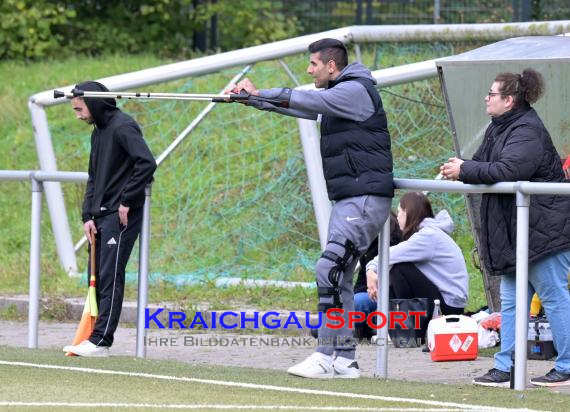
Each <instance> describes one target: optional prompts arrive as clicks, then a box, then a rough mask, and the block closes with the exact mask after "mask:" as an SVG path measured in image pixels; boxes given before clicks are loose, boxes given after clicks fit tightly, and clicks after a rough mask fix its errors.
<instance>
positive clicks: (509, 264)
mask: <svg viewBox="0 0 570 412" xmlns="http://www.w3.org/2000/svg"><path fill="white" fill-rule="evenodd" d="M459 180H461V181H463V182H464V183H474V184H493V183H498V182H515V181H531V182H557V183H560V182H564V181H565V178H564V172H563V171H562V163H561V161H560V156H559V155H558V153H557V151H556V148H555V147H554V144H553V143H552V139H551V138H550V134H549V133H548V131H547V130H546V128H545V127H544V124H543V123H542V121H541V120H540V118H539V117H538V114H537V113H536V111H535V110H534V109H532V108H531V107H530V106H528V105H527V106H524V107H521V108H518V109H513V110H510V111H508V112H507V113H504V114H503V115H501V116H498V117H495V118H493V120H492V122H491V124H490V125H489V127H488V128H487V131H486V132H485V139H484V141H483V143H482V144H481V146H480V147H479V149H478V150H477V152H476V153H475V154H474V155H473V160H465V161H464V163H463V164H462V165H461V172H460V174H459ZM530 199H531V202H530V210H529V213H530V220H529V250H528V257H529V261H530V262H532V261H535V260H537V259H540V258H542V257H545V256H546V255H547V254H549V253H553V252H557V251H560V250H565V249H570V197H568V196H558V195H532V196H531V198H530ZM516 209H517V208H516V202H515V195H511V194H483V196H482V199H481V248H482V249H483V250H482V251H481V252H482V256H484V257H486V258H487V259H485V264H486V266H487V269H488V270H489V273H491V274H493V275H501V274H504V273H509V272H514V271H515V266H516V233H517V231H516V229H517V211H516Z"/></svg>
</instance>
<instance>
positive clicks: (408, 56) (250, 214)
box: [48, 43, 476, 282]
mask: <svg viewBox="0 0 570 412" xmlns="http://www.w3.org/2000/svg"><path fill="white" fill-rule="evenodd" d="M473 47H476V45H474V44H472V43H462V44H459V43H448V44H439V43H435V44H427V43H422V44H385V45H366V46H362V48H361V51H362V56H363V62H364V63H365V64H367V65H368V66H369V67H370V68H371V69H379V68H384V67H390V66H398V65H401V64H406V63H413V62H418V61H423V60H427V59H431V58H436V57H444V56H447V55H451V54H454V53H456V52H457V51H461V50H463V49H469V48H473ZM284 61H285V63H286V64H287V65H288V67H289V68H290V70H291V71H292V72H293V73H295V75H296V76H297V77H298V78H299V80H300V82H301V83H310V82H311V79H310V77H309V76H308V75H306V74H305V70H306V66H307V55H306V54H299V55H296V56H291V57H288V58H286V59H284ZM241 69H242V68H240V67H236V68H234V69H231V70H226V71H223V72H221V73H216V74H210V75H205V76H200V77H195V78H192V79H186V80H184V81H176V82H170V83H163V84H160V85H156V86H153V87H149V88H145V90H144V91H163V92H186V93H216V92H218V91H220V90H221V89H222V88H223V87H224V85H225V84H226V83H227V82H228V81H229V79H231V78H232V77H233V76H234V75H235V74H236V73H238V72H239V71H240V70H241ZM248 77H249V78H250V79H252V81H253V82H254V83H255V84H256V85H257V86H258V87H261V88H263V87H277V86H286V85H289V86H290V85H292V84H293V82H292V80H291V79H290V77H289V76H288V74H287V73H286V72H285V70H283V67H282V65H281V63H280V62H278V61H265V62H260V63H258V64H256V65H254V66H253V68H252V69H251V71H250V72H249V74H248ZM381 96H382V99H383V102H384V106H385V109H386V112H387V115H388V121H389V128H390V131H391V134H392V145H393V153H394V165H395V176H396V177H400V178H427V179H432V178H434V177H435V176H436V175H437V174H438V169H439V165H440V164H441V163H442V162H443V161H445V160H446V159H447V158H448V157H449V156H450V155H452V154H453V144H452V140H451V134H450V132H449V126H448V120H447V115H446V110H445V107H444V102H443V98H442V94H441V91H440V86H439V81H438V79H436V78H434V79H430V80H425V81H418V82H413V83H408V84H404V85H399V86H394V87H389V88H385V89H382V90H381ZM120 105H121V107H122V109H123V110H124V111H125V112H127V113H129V114H131V115H132V116H134V117H135V118H136V119H137V121H138V122H139V123H140V124H141V125H142V127H143V131H144V135H145V138H146V140H147V141H148V144H149V146H150V148H151V150H152V151H153V153H154V154H155V156H158V155H159V154H161V153H162V152H163V151H164V150H165V149H166V148H167V147H168V145H169V144H170V143H171V142H172V141H173V140H174V139H175V138H176V137H177V136H178V135H179V134H180V133H181V132H182V131H183V130H184V129H185V128H186V127H187V126H188V125H189V124H190V123H191V122H192V121H193V120H194V119H195V117H196V116H197V115H198V114H199V113H200V112H201V111H202V110H203V109H204V108H205V107H206V103H202V102H188V101H175V100H171V101H140V100H139V101H135V100H129V101H126V102H121V101H120ZM68 110H69V108H68V107H65V108H63V107H56V108H53V109H50V110H48V117H49V121H50V131H51V133H52V138H53V142H54V146H55V152H56V156H57V157H58V167H59V169H60V170H86V166H87V160H88V151H89V137H88V136H89V130H87V128H85V125H84V124H79V122H71V121H70V120H69V116H68V114H69V113H68V112H67V111H68ZM60 111H66V114H65V115H63V114H61V115H60V114H59V113H60ZM63 187H64V196H65V199H66V204H67V211H68V215H69V220H70V226H71V227H72V232H73V233H72V235H73V239H74V240H77V239H79V237H80V236H81V235H82V232H81V225H80V206H81V200H82V195H83V190H84V187H83V185H74V184H66V185H63ZM430 196H431V197H432V201H433V202H434V208H435V209H436V210H439V209H441V208H447V209H448V210H449V211H450V212H451V213H452V216H453V217H454V218H455V220H456V223H457V224H458V226H459V228H460V230H469V229H468V227H467V220H466V212H465V207H464V202H463V198H462V196H460V195H453V194H432V195H430ZM396 201H397V198H396V199H395V203H394V205H396V204H397V203H396ZM151 216H152V217H151V242H150V270H151V272H153V275H152V276H163V277H168V278H169V279H171V280H173V281H175V282H184V281H186V280H201V279H216V278H220V277H239V278H249V279H251V278H254V279H271V280H287V281H312V280H313V265H314V263H315V261H316V259H317V258H318V256H319V255H320V244H319V240H318V233H317V226H316V222H315V215H314V211H313V207H312V201H311V198H310V191H309V187H308V182H307V175H306V170H305V165H304V159H303V155H302V148H301V143H300V139H299V132H298V127H297V122H296V120H295V119H294V118H290V117H287V116H280V115H277V114H273V113H267V112H261V111H257V110H255V109H252V108H249V107H245V106H243V105H240V104H218V105H217V106H216V107H215V108H214V109H213V110H212V111H211V112H210V113H209V114H208V115H207V116H206V117H205V119H204V120H203V121H202V122H201V123H200V124H199V125H198V126H197V127H196V128H195V130H194V131H193V132H192V133H190V134H189V135H188V136H187V137H186V138H185V140H184V141H183V142H182V143H181V144H180V145H179V146H178V147H177V149H176V150H175V151H174V152H173V153H172V154H171V155H170V156H169V157H168V158H167V159H166V160H165V161H164V162H163V163H162V164H161V166H160V168H159V170H158V171H157V172H156V174H155V182H154V184H153V190H152V206H151ZM136 253H137V251H136V250H135V251H134V252H133V256H137V255H136ZM81 256H84V255H81ZM136 260H137V259H131V263H130V264H129V267H128V268H127V271H130V272H136V270H137V267H136V265H137V263H136ZM85 263H86V262H84V261H83V259H81V258H80V259H78V264H79V265H80V270H84V268H82V267H81V266H82V265H84V264H85ZM151 278H152V277H151Z"/></svg>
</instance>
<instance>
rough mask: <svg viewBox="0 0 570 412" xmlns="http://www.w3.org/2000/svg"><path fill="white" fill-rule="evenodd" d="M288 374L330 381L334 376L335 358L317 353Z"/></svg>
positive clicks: (288, 371)
mask: <svg viewBox="0 0 570 412" xmlns="http://www.w3.org/2000/svg"><path fill="white" fill-rule="evenodd" d="M287 373H289V374H291V375H295V376H301V377H303V378H312V379H330V378H332V377H333V375H334V370H333V358H332V356H329V355H325V354H323V353H320V352H315V353H313V354H312V355H311V356H309V357H308V358H307V359H305V360H304V361H303V362H301V363H298V364H296V365H295V366H291V367H290V368H289V369H287Z"/></svg>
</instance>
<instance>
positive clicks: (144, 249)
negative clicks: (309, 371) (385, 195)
mask: <svg viewBox="0 0 570 412" xmlns="http://www.w3.org/2000/svg"><path fill="white" fill-rule="evenodd" d="M3 180H20V181H25V180H30V181H31V186H32V188H31V191H32V206H31V209H32V220H31V234H30V276H29V282H30V289H29V312H28V347H29V348H37V346H38V323H39V297H40V289H39V285H40V275H41V274H40V257H41V242H40V234H41V208H42V196H41V195H42V186H43V182H50V181H51V182H54V181H57V182H84V181H86V180H87V174H86V173H80V172H41V171H15V170H0V181H3ZM394 185H395V187H396V189H399V190H405V191H410V190H427V191H430V192H444V193H445V192H447V193H463V194H467V193H503V194H505V193H506V194H509V193H511V194H515V195H516V206H517V238H516V243H517V249H516V326H515V365H514V366H515V380H514V389H515V390H524V389H525V387H526V379H527V327H528V307H529V302H528V234H529V226H528V225H529V206H530V196H531V195H538V194H560V195H570V184H567V183H532V182H502V183H497V184H494V185H471V184H464V183H461V182H450V181H440V180H424V179H395V181H394ZM145 195H146V200H145V205H144V216H143V228H142V231H141V235H140V240H139V263H140V265H139V291H138V299H139V300H138V308H137V313H138V318H137V344H136V356H137V357H141V358H144V357H145V356H146V349H145V346H144V336H145V329H144V309H145V307H146V306H147V296H148V257H149V238H150V195H151V191H150V186H148V187H147V190H146V191H145ZM389 238H390V235H389V224H384V227H383V229H382V231H381V233H380V240H379V245H378V251H379V255H380V262H379V268H380V270H379V279H378V283H379V288H380V291H381V296H380V298H379V300H378V310H379V311H381V312H382V313H383V314H384V315H386V316H387V315H388V312H389V311H388V286H389V285H388V281H389V279H388V273H389V272H388V253H389ZM377 335H378V338H379V339H383V341H384V342H386V341H387V337H388V330H387V329H386V328H382V329H379V330H378V332H377ZM376 376H377V377H379V378H384V379H385V378H388V347H387V345H383V346H378V347H377V365H376Z"/></svg>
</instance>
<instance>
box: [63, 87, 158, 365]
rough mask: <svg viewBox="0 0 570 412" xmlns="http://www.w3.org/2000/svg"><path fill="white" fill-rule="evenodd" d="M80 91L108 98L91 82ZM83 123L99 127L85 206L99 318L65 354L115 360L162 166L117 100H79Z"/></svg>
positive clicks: (77, 110) (103, 89)
mask: <svg viewBox="0 0 570 412" xmlns="http://www.w3.org/2000/svg"><path fill="white" fill-rule="evenodd" d="M75 89H76V90H83V91H95V92H97V91H98V92H108V91H109V90H108V89H107V88H106V87H105V86H104V85H102V84H101V83H98V82H94V81H88V82H84V83H81V84H78V85H77V86H76V87H75ZM71 106H72V108H73V110H74V111H75V114H76V116H77V119H79V120H82V121H85V122H86V123H88V124H90V125H93V133H92V134H91V154H90V156H89V178H88V180H87V187H86V190H85V197H84V200H83V213H82V217H83V224H84V225H83V229H84V232H85V236H87V239H88V240H89V242H93V241H94V242H95V244H96V246H97V247H96V262H97V263H96V273H95V276H96V285H97V286H96V287H97V303H98V305H99V317H98V318H97V321H96V323H95V328H94V330H93V333H92V334H91V337H90V338H89V339H88V340H85V341H83V342H81V343H79V344H78V345H75V346H66V347H65V348H63V350H64V352H71V353H74V354H76V355H79V356H87V357H102V356H108V355H109V347H110V346H111V345H112V344H113V335H114V333H115V330H116V329H117V325H118V324H119V317H120V315H121V308H122V305H123V295H124V289H125V267H126V266H127V262H128V260H129V256H130V254H131V251H132V249H133V246H134V243H135V241H136V239H137V237H138V235H139V233H140V230H141V224H142V214H143V205H144V201H145V194H144V191H145V186H146V185H147V184H149V183H150V182H151V181H152V175H153V173H154V171H155V169H156V162H155V160H154V157H153V156H152V153H151V152H150V150H149V148H148V146H147V145H146V143H145V141H144V139H143V136H142V132H141V129H140V127H139V125H138V124H137V123H136V122H135V120H133V118H131V117H130V116H129V115H127V114H125V113H123V112H121V110H119V108H117V106H116V103H115V99H111V98H92V97H85V98H83V97H75V98H73V99H71Z"/></svg>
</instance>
